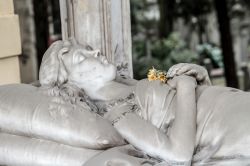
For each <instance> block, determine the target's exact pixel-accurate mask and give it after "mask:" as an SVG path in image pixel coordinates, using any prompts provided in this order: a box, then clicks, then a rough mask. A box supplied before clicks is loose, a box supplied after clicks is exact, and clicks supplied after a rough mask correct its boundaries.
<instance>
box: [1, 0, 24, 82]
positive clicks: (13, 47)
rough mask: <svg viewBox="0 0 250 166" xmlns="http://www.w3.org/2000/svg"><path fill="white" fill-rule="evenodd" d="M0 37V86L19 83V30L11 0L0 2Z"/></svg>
mask: <svg viewBox="0 0 250 166" xmlns="http://www.w3.org/2000/svg"><path fill="white" fill-rule="evenodd" d="M0 36H1V37H0V85H2V84H10V83H20V70H19V60H18V55H19V54H20V53H21V42H20V30H19V21H18V16H17V15H15V14H14V8H13V1H12V0H1V1H0Z"/></svg>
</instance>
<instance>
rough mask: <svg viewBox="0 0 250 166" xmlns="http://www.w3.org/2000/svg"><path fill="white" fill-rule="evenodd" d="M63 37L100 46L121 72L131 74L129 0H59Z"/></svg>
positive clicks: (120, 73) (121, 73) (84, 43)
mask: <svg viewBox="0 0 250 166" xmlns="http://www.w3.org/2000/svg"><path fill="white" fill-rule="evenodd" d="M60 6H61V20H62V34H63V39H67V38H69V37H72V36H74V37H75V38H76V39H77V40H78V42H80V43H81V44H83V45H89V46H91V47H92V48H94V49H100V50H101V52H102V53H103V54H104V55H105V56H107V58H108V60H109V61H111V62H113V63H114V64H116V66H117V68H118V70H119V72H118V74H119V75H125V76H129V77H132V76H133V72H132V53H131V52H132V51H131V23H130V1H129V0H60Z"/></svg>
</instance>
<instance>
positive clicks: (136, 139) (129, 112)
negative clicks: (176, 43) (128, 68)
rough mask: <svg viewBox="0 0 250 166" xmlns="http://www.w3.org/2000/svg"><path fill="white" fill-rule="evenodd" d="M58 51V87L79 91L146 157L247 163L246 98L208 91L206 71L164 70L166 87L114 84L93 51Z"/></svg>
mask: <svg viewBox="0 0 250 166" xmlns="http://www.w3.org/2000/svg"><path fill="white" fill-rule="evenodd" d="M62 50H63V51H64V53H63V55H62V57H61V63H62V64H61V65H62V66H63V67H64V69H65V72H62V73H64V75H63V74H60V73H59V75H58V78H60V77H62V78H63V79H59V80H60V81H61V83H62V82H68V83H70V84H74V85H77V86H78V87H79V88H81V89H83V90H84V91H85V93H86V94H87V95H88V96H89V97H90V98H91V99H92V100H93V101H94V102H95V103H96V104H97V105H98V107H99V110H101V112H99V113H100V114H102V115H104V117H105V118H107V119H109V120H110V121H111V122H112V123H113V125H114V127H115V128H116V129H117V131H118V132H119V133H120V134H121V135H122V136H123V137H124V138H125V139H126V140H127V141H128V142H129V143H130V144H132V145H134V146H135V147H136V148H138V149H141V150H142V151H144V152H145V153H146V154H148V155H149V156H152V157H154V158H158V159H160V160H164V161H166V162H168V163H172V164H184V165H189V164H191V162H192V163H193V164H194V165H195V164H196V163H197V164H214V163H217V164H223V165H226V164H230V165H232V164H233V165H245V164H250V120H249V118H250V110H249V108H250V94H249V93H247V92H243V91H241V90H238V89H233V88H229V87H217V86H211V84H210V80H209V77H208V74H207V71H206V70H205V69H204V68H203V67H201V66H198V65H194V64H177V65H175V66H173V67H172V68H170V70H169V71H168V75H169V77H172V79H170V80H169V81H168V82H167V83H166V84H163V83H161V82H160V81H147V80H141V81H138V82H136V83H133V84H124V83H121V82H117V81H116V80H115V76H116V68H115V67H114V65H112V64H111V63H109V62H108V61H107V59H106V58H105V57H104V56H102V55H101V54H100V53H99V52H98V51H92V55H88V54H87V53H86V51H85V50H84V49H82V47H81V46H74V47H73V46H69V47H67V46H65V47H63V48H62ZM93 54H94V55H93ZM45 73H46V72H45ZM40 75H41V76H43V73H40ZM40 80H43V79H42V78H41V79H40ZM41 83H42V84H43V82H41ZM93 162H94V161H93Z"/></svg>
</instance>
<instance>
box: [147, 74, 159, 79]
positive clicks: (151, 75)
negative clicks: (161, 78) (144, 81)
mask: <svg viewBox="0 0 250 166" xmlns="http://www.w3.org/2000/svg"><path fill="white" fill-rule="evenodd" d="M148 80H149V81H154V80H157V76H156V75H155V74H148Z"/></svg>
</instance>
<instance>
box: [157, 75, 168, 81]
mask: <svg viewBox="0 0 250 166" xmlns="http://www.w3.org/2000/svg"><path fill="white" fill-rule="evenodd" d="M157 79H158V80H160V81H161V82H163V83H165V82H166V81H167V77H166V75H165V74H164V73H159V75H158V76H157Z"/></svg>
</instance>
